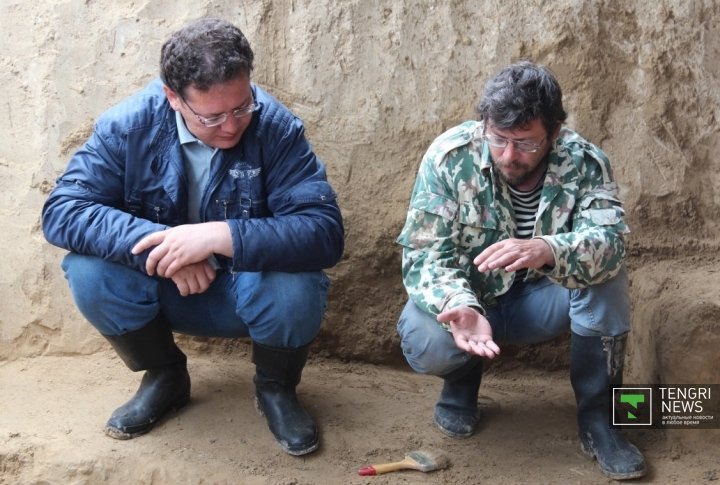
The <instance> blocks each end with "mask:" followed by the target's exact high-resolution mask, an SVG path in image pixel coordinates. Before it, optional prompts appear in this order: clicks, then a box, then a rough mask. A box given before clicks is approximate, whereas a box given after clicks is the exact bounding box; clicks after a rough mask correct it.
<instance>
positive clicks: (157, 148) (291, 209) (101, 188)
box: [42, 80, 344, 272]
mask: <svg viewBox="0 0 720 485" xmlns="http://www.w3.org/2000/svg"><path fill="white" fill-rule="evenodd" d="M252 90H253V95H254V97H255V100H256V102H257V103H258V109H257V111H256V112H255V113H253V119H252V122H251V123H250V125H249V126H248V128H247V130H246V131H245V133H244V134H243V137H242V139H241V141H240V143H238V145H237V146H236V147H234V148H232V149H229V150H221V153H220V154H219V155H218V157H219V160H214V161H213V167H212V173H211V175H210V181H209V184H208V188H207V190H206V191H205V193H204V194H203V198H202V203H201V217H202V219H203V221H227V222H228V224H229V226H230V229H231V233H232V239H233V248H234V256H233V257H232V258H224V257H221V256H218V260H219V261H220V264H221V265H222V266H223V267H224V268H225V269H227V270H230V271H233V272H238V271H263V270H271V271H285V272H294V271H311V270H319V269H322V268H328V267H331V266H333V265H335V264H336V263H337V262H338V260H339V259H340V257H341V255H342V251H343V243H344V240H343V237H344V234H343V225H342V216H341V214H340V209H339V207H338V204H337V201H336V196H335V192H334V191H333V189H332V187H331V186H330V184H328V182H327V178H326V175H325V168H324V166H323V164H322V162H321V161H320V160H318V159H317V157H316V156H315V154H314V153H313V151H312V148H311V147H310V144H309V143H308V141H307V140H306V138H305V134H304V128H303V125H302V122H301V121H300V120H299V119H298V118H296V117H295V116H294V115H293V114H292V113H291V112H290V111H289V110H288V109H287V108H285V107H284V106H283V105H282V104H280V103H279V102H278V101H277V100H275V99H274V98H273V97H272V96H270V95H269V94H268V93H266V92H265V91H263V90H262V89H261V88H259V87H258V86H255V85H253V87H252ZM216 162H217V163H216ZM187 203H188V201H187V178H186V176H185V173H184V168H183V161H182V154H181V148H180V142H179V140H178V133H177V127H176V122H175V112H174V111H173V110H172V108H171V107H170V105H169V103H168V101H167V99H166V97H165V95H164V93H163V91H162V83H161V82H160V81H159V80H155V81H153V82H152V83H150V84H149V85H148V86H147V87H146V88H145V89H143V90H142V91H140V92H139V93H137V94H136V95H134V96H132V97H130V98H128V99H126V100H125V101H123V102H122V103H120V104H119V105H117V106H114V107H113V108H111V109H110V110H108V111H107V112H106V113H104V114H103V115H102V116H101V117H100V118H99V119H98V120H97V122H96V124H95V130H94V132H93V134H92V136H91V137H90V138H89V140H88V141H87V142H86V143H85V145H84V146H83V147H82V148H80V150H78V152H77V153H75V155H74V156H73V157H72V159H71V160H70V162H69V164H68V167H67V169H66V171H65V173H64V174H62V175H61V176H60V177H59V178H58V180H57V184H56V186H55V188H54V189H53V191H52V193H51V194H50V196H49V198H48V200H47V202H46V203H45V205H44V207H43V213H42V225H43V231H44V233H45V237H46V238H47V240H48V241H49V242H50V243H52V244H54V245H56V246H59V247H62V248H65V249H67V250H69V251H72V252H76V253H80V254H89V255H95V256H99V257H101V258H104V259H106V260H110V261H115V262H118V263H122V264H125V265H129V266H132V267H134V268H137V269H139V270H141V271H145V269H144V265H145V260H146V259H147V252H146V253H145V254H141V255H138V256H133V255H132V254H131V253H130V249H131V248H132V247H133V246H134V245H135V244H136V243H137V242H138V241H139V240H140V239H141V238H142V237H144V236H146V235H147V234H150V233H152V232H155V231H159V230H163V229H166V228H167V227H171V226H176V225H179V224H185V223H187V222H188V221H187V212H188V211H187Z"/></svg>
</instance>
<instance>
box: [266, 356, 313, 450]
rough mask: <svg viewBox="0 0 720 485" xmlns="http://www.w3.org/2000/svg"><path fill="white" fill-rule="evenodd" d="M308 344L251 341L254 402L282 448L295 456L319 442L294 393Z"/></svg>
mask: <svg viewBox="0 0 720 485" xmlns="http://www.w3.org/2000/svg"><path fill="white" fill-rule="evenodd" d="M309 348H310V346H309V345H306V346H305V347H300V348H298V349H289V348H277V347H268V346H266V345H261V344H259V343H257V342H253V362H254V363H255V397H256V400H255V403H256V405H257V408H258V411H260V414H263V415H265V418H266V419H267V423H268V426H269V428H270V431H271V432H272V434H273V435H274V436H275V439H276V440H277V441H278V443H279V444H280V447H281V448H282V449H283V451H285V452H286V453H289V454H291V455H295V456H300V455H306V454H308V453H311V452H313V451H315V450H316V449H317V448H318V446H319V445H320V439H319V433H318V429H317V426H315V421H313V418H312V417H311V416H310V415H309V414H308V413H307V411H305V409H303V407H302V406H301V405H300V402H299V401H298V398H297V394H296V393H295V387H296V386H297V385H298V384H299V383H300V377H301V375H302V371H303V368H304V367H305V362H306V361H307V356H308V350H309Z"/></svg>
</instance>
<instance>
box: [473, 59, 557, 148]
mask: <svg viewBox="0 0 720 485" xmlns="http://www.w3.org/2000/svg"><path fill="white" fill-rule="evenodd" d="M475 110H476V111H477V113H478V114H479V115H480V119H482V120H485V121H486V122H491V123H492V124H493V125H494V126H497V127H498V128H501V129H505V130H508V129H510V130H512V129H515V128H521V127H524V126H527V125H528V124H529V123H530V122H532V120H534V119H538V118H539V119H540V121H541V122H542V124H543V126H544V127H545V130H546V131H547V133H548V134H550V133H552V132H553V131H554V130H555V129H556V128H558V127H559V126H560V125H562V124H563V122H564V121H565V120H566V119H567V113H566V112H565V110H564V109H563V104H562V90H561V89H560V84H559V83H558V82H557V79H555V76H554V75H553V73H552V71H550V69H548V68H547V67H545V66H541V65H538V64H535V63H534V62H532V61H527V60H525V61H520V62H518V63H516V64H511V65H510V66H507V67H505V68H504V69H502V70H501V71H500V72H499V73H498V74H496V75H495V77H493V78H492V79H490V81H488V83H487V84H486V85H485V92H484V93H483V96H482V98H481V99H480V101H479V102H478V103H477V106H476V107H475Z"/></svg>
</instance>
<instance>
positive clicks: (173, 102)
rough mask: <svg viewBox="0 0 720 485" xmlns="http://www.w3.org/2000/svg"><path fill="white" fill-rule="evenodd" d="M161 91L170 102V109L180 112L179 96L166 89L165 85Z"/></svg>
mask: <svg viewBox="0 0 720 485" xmlns="http://www.w3.org/2000/svg"><path fill="white" fill-rule="evenodd" d="M163 91H164V92H165V96H167V99H168V101H169V102H170V107H171V108H172V109H174V110H175V111H180V103H181V102H182V100H181V99H180V96H179V95H178V94H177V93H176V92H175V91H173V90H172V89H170V88H169V87H167V86H166V85H165V84H163Z"/></svg>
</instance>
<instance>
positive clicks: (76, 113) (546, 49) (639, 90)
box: [0, 0, 720, 382]
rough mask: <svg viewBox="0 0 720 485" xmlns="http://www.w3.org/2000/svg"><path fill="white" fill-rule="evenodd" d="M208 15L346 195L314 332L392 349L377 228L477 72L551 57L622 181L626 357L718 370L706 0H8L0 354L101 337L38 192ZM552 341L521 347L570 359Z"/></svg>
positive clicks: (0, 20)
mask: <svg viewBox="0 0 720 485" xmlns="http://www.w3.org/2000/svg"><path fill="white" fill-rule="evenodd" d="M436 3H439V4H438V5H435V4H436ZM202 15H213V16H222V17H225V18H227V19H229V20H231V21H233V22H235V23H236V24H237V25H239V26H240V27H241V28H242V29H243V31H244V32H245V33H246V35H247V36H248V38H249V39H250V41H251V43H252V45H253V47H254V49H255V52H256V55H257V69H256V72H255V75H254V78H255V81H256V82H257V83H259V84H260V85H263V86H265V87H267V88H268V89H269V90H270V91H271V92H273V93H275V94H276V95H277V97H278V98H280V99H281V100H282V101H283V102H285V103H286V104H287V105H288V106H289V107H291V109H293V110H294V111H295V112H296V113H297V114H298V115H299V116H300V117H301V118H303V119H304V120H305V122H306V125H307V131H308V135H309V138H310V140H311V142H312V143H313V145H314V147H315V149H316V151H317V153H318V154H319V155H320V156H321V158H322V159H323V160H325V161H326V163H327V166H328V171H329V176H330V179H331V181H332V183H333V185H334V186H335V188H336V190H337V191H338V192H339V194H340V203H341V205H342V209H343V212H344V215H345V219H346V227H347V251H346V254H345V257H344V259H343V261H342V262H341V263H340V264H339V265H338V266H337V267H336V268H334V269H332V270H331V271H330V275H331V277H332V280H333V283H334V286H333V290H332V293H331V298H330V305H329V310H328V314H327V322H326V324H325V326H324V329H323V331H322V334H321V336H320V338H319V340H318V341H317V342H316V346H315V350H316V351H317V352H320V353H323V354H327V355H331V356H342V357H348V358H355V359H362V360H367V361H372V362H380V363H399V362H400V360H401V357H400V353H399V349H398V340H397V337H396V335H395V330H394V326H395V321H396V318H397V315H398V312H399V310H400V308H401V306H402V305H403V304H404V300H405V294H404V290H403V288H402V285H401V281H400V276H399V266H400V256H399V248H398V247H397V246H396V245H395V244H394V243H393V241H394V238H395V237H396V235H397V233H398V232H399V230H400V228H401V226H402V223H403V220H404V215H405V211H406V208H407V202H408V198H409V194H410V189H411V186H412V183H413V180H414V176H415V171H416V168H417V166H418V163H419V160H420V157H421V156H422V153H423V152H424V150H425V148H426V147H427V146H428V145H429V143H430V142H431V141H432V139H433V138H434V137H435V136H437V135H438V134H439V133H441V132H442V131H443V130H445V129H446V128H448V127H450V126H452V125H454V124H457V123H458V122H460V121H462V120H464V119H468V118H471V117H473V111H472V106H473V104H474V102H475V101H476V99H477V97H478V96H479V94H480V91H481V89H482V86H483V84H484V81H485V79H486V78H487V77H488V76H490V75H491V74H493V73H494V72H495V71H496V70H497V69H498V68H499V67H501V66H503V65H505V64H507V63H509V62H511V61H514V60H517V59H519V58H523V57H528V58H532V59H535V60H537V61H539V62H542V63H545V64H548V65H549V66H550V67H551V68H552V69H553V70H554V71H555V72H556V74H557V75H558V77H559V79H560V81H561V84H562V86H563V88H564V92H565V96H566V108H567V109H568V111H569V112H570V114H571V115H570V119H569V124H570V125H571V126H573V127H574V128H575V129H577V130H578V131H579V132H580V133H582V134H583V135H585V136H586V137H587V138H589V139H590V140H592V141H594V142H596V143H598V144H600V145H601V146H602V147H603V148H604V149H605V151H606V152H607V153H608V155H609V156H610V158H611V160H612V161H613V163H614V167H615V172H616V176H617V178H618V180H619V182H620V184H621V186H622V190H623V195H624V198H625V200H626V206H627V212H628V217H629V222H630V224H631V226H632V228H633V234H632V235H631V238H630V242H629V244H630V259H629V263H630V267H631V270H632V281H633V288H632V297H633V303H634V307H635V317H634V325H635V329H636V331H635V337H633V340H632V342H631V344H632V345H631V348H630V351H631V364H632V369H633V372H634V373H635V376H636V377H637V378H638V379H640V378H648V379H649V378H658V377H662V378H664V379H675V380H676V381H677V380H685V381H692V380H693V379H694V378H695V377H696V376H702V378H703V379H708V382H720V362H718V357H717V352H716V351H714V350H713V349H717V343H718V341H717V339H718V337H717V335H718V334H719V333H720V324H719V323H718V316H720V308H719V307H718V304H717V294H718V289H720V277H719V276H718V271H717V270H718V267H719V266H720V263H719V261H718V257H717V256H716V254H717V249H718V242H717V236H718V233H719V232H720V212H719V211H718V206H719V205H720V175H719V174H720V170H719V169H720V161H719V160H720V158H718V157H717V153H718V152H720V136H719V133H718V131H719V130H720V128H718V119H720V89H719V88H718V81H719V78H720V62H719V60H718V59H719V58H720V30H718V29H717V25H720V6H718V4H717V2H713V1H700V0H689V1H658V2H644V1H628V2H615V1H589V0H588V1H557V2H539V1H530V0H527V1H518V2H514V4H513V5H512V6H510V5H509V4H508V3H507V2H501V1H499V0H486V1H449V2H429V1H428V2H425V1H419V0H418V1H407V0H406V1H401V0H395V1H393V0H385V1H381V0H371V1H365V0H353V1H342V2H340V1H329V0H316V1H309V0H286V1H269V0H262V1H255V2H231V1H209V0H201V1H193V2H191V1H188V0H179V1H172V2H170V1H165V0H158V1H149V0H145V1H142V0H141V1H132V2H131V1H122V2H113V3H112V4H109V3H108V2H100V1H97V0H84V1H83V0H64V1H60V0H59V1H55V2H49V3H42V2H40V3H38V2H32V3H28V2H21V1H13V0H6V1H4V2H2V3H1V4H0V43H1V44H2V46H3V49H2V50H1V51H0V84H1V85H2V86H3V87H4V91H5V92H4V93H3V94H4V95H3V96H2V102H0V106H2V107H3V108H4V109H3V110H2V112H3V115H2V116H0V133H2V134H3V135H4V143H2V144H0V222H1V223H2V228H3V229H2V234H1V235H0V239H1V240H2V247H3V249H4V254H3V257H2V271H0V309H1V310H0V360H5V359H11V360H12V359H16V358H19V357H25V356H34V355H40V354H49V355H64V354H73V353H83V354H84V353H92V352H95V351H97V350H98V349H101V348H105V346H106V344H105V343H104V341H103V340H102V339H101V338H99V337H98V336H97V335H95V334H94V332H92V331H90V328H89V326H88V325H87V324H86V323H85V322H84V321H83V319H82V317H81V316H80V315H79V313H78V312H77V311H76V310H75V309H74V307H73V305H72V302H71V299H70V295H69V291H68V290H67V288H66V284H65V281H64V279H63V277H62V275H61V272H60V270H59V267H58V262H59V260H60V258H61V256H62V254H63V252H62V251H60V250H57V249H55V248H52V247H50V246H49V245H47V243H45V242H44V239H43V237H42V234H41V231H40V228H39V214H40V208H41V205H42V203H43V201H44V199H45V197H46V195H47V193H48V191H49V190H50V188H51V187H52V185H53V183H54V180H55V178H56V177H57V175H58V174H59V173H60V172H61V171H62V169H63V167H64V166H65V164H66V162H67V159H68V157H69V156H70V155H71V153H72V151H73V150H74V149H75V148H77V147H78V146H79V144H80V143H81V142H82V141H83V140H84V139H85V137H86V136H87V135H88V133H89V131H90V129H91V126H92V122H93V120H94V118H95V117H96V116H98V115H99V114H100V113H101V112H102V111H103V110H104V109H106V108H107V107H108V106H110V105H111V104H112V103H114V102H116V101H119V100H120V99H122V98H123V97H125V96H126V95H128V94H130V93H132V92H134V91H135V90H136V89H138V88H140V87H141V86H142V85H144V84H145V83H146V82H147V81H148V80H150V79H151V78H153V77H154V76H156V74H157V63H158V56H159V54H158V53H159V48H160V45H161V43H162V42H163V40H164V39H165V38H166V36H167V35H168V33H169V32H171V31H173V30H175V29H176V28H178V27H179V26H180V25H182V24H183V23H185V22H186V21H187V20H190V19H193V18H196V17H198V16H202ZM679 329H682V331H681V332H680V333H681V338H676V337H677V336H678V332H679ZM712 339H715V340H712ZM709 342H710V343H713V342H714V343H713V344H712V345H710V344H709ZM187 344H188V345H190V346H192V345H194V346H195V347H196V348H197V349H221V350H227V349H228V348H229V347H232V346H233V345H237V344H236V343H232V342H208V341H201V340H197V339H194V340H192V341H191V342H187ZM565 346H566V342H563V341H560V342H555V343H553V344H552V345H546V346H544V347H541V348H540V349H539V350H538V349H535V350H532V349H530V350H527V349H525V350H521V351H520V352H519V354H518V355H520V356H525V357H526V358H527V360H528V362H531V363H538V364H541V365H548V364H553V365H564V363H565V361H564V359H565V357H564V356H565V354H566V352H565V350H566V348H565ZM688 349H693V360H692V364H688V363H687V361H686V360H685V359H686V357H685V354H686V353H687V350H688Z"/></svg>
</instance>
